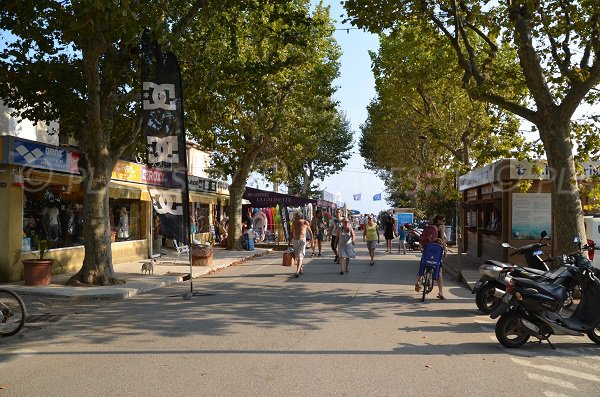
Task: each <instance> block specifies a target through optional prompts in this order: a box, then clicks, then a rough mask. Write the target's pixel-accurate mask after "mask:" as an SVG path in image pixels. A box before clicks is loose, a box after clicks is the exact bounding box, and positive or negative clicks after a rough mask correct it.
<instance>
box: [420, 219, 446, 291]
mask: <svg viewBox="0 0 600 397" xmlns="http://www.w3.org/2000/svg"><path fill="white" fill-rule="evenodd" d="M431 225H433V226H435V227H436V228H437V230H438V236H437V238H436V239H435V240H434V241H433V243H436V244H439V245H441V246H442V249H443V250H444V254H443V256H442V260H441V261H440V270H439V273H438V278H437V280H436V281H437V285H438V291H439V292H438V296H437V298H438V299H441V300H445V299H446V298H445V297H444V290H443V289H444V279H443V277H442V268H443V265H444V259H446V255H447V254H448V251H447V249H446V247H447V245H448V242H447V241H446V233H445V226H446V217H445V216H444V215H436V216H435V217H434V218H433V221H432V222H431ZM422 248H424V247H422ZM420 278H421V276H420V275H417V281H416V282H415V291H417V292H419V291H420V289H421V283H420Z"/></svg>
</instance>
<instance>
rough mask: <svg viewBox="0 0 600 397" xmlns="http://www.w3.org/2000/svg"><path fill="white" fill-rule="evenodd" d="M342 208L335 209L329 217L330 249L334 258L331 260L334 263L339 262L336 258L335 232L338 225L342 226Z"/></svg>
mask: <svg viewBox="0 0 600 397" xmlns="http://www.w3.org/2000/svg"><path fill="white" fill-rule="evenodd" d="M342 218H343V217H342V210H341V209H340V208H338V209H336V210H335V215H334V216H333V217H332V218H331V221H330V222H329V235H330V236H331V249H332V250H333V253H334V254H335V259H334V260H333V261H334V262H335V263H340V262H339V258H338V251H337V243H338V242H337V232H338V229H339V228H340V227H342Z"/></svg>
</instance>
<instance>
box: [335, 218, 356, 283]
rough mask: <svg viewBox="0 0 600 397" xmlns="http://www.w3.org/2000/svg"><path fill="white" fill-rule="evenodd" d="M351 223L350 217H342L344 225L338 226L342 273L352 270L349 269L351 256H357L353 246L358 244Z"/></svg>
mask: <svg viewBox="0 0 600 397" xmlns="http://www.w3.org/2000/svg"><path fill="white" fill-rule="evenodd" d="M349 223H350V221H349V220H348V218H342V225H341V227H339V228H338V233H337V239H336V240H337V241H338V247H337V248H338V256H339V264H340V274H344V273H348V272H349V271H350V269H348V263H349V261H350V258H356V253H355V252H354V247H353V246H354V245H355V244H356V241H355V239H354V230H353V229H352V228H351V227H350V226H349Z"/></svg>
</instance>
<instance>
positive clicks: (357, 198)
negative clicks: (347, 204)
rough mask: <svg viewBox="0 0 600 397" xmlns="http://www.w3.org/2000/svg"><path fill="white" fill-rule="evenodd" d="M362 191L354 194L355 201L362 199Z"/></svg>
mask: <svg viewBox="0 0 600 397" xmlns="http://www.w3.org/2000/svg"><path fill="white" fill-rule="evenodd" d="M361 194H362V193H358V194H353V195H352V197H354V201H360V196H361Z"/></svg>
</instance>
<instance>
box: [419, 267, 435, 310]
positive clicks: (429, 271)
mask: <svg viewBox="0 0 600 397" xmlns="http://www.w3.org/2000/svg"><path fill="white" fill-rule="evenodd" d="M434 270H435V269H434V268H433V267H426V268H425V272H424V273H423V276H421V279H420V282H421V288H423V295H422V296H421V302H425V296H426V295H427V294H428V293H430V292H431V291H432V290H433V272H434Z"/></svg>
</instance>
